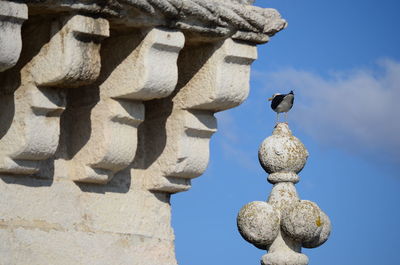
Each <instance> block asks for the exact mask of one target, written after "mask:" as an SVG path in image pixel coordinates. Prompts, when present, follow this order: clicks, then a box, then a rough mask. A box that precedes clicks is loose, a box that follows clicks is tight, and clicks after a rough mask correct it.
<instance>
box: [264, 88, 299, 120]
mask: <svg viewBox="0 0 400 265" xmlns="http://www.w3.org/2000/svg"><path fill="white" fill-rule="evenodd" d="M268 100H269V101H271V109H273V111H275V112H276V122H279V113H282V112H284V113H285V119H286V122H287V113H288V111H289V110H290V109H291V108H292V107H293V102H294V93H293V90H292V91H290V92H289V93H288V94H280V93H277V94H274V95H272V97H271V98H269V99H268Z"/></svg>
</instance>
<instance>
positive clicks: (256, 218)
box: [237, 201, 280, 249]
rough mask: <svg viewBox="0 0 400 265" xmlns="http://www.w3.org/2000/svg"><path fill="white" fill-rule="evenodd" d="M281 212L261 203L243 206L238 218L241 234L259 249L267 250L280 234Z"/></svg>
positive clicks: (256, 202)
mask: <svg viewBox="0 0 400 265" xmlns="http://www.w3.org/2000/svg"><path fill="white" fill-rule="evenodd" d="M279 223H280V220H279V212H278V211H277V210H275V209H274V208H273V207H272V206H271V205H270V204H268V203H266V202H261V201H255V202H250V203H248V204H246V205H245V206H243V208H242V209H241V210H240V212H239V214H238V217H237V225H238V228H239V232H240V234H241V235H242V236H243V238H244V239H246V240H247V241H248V242H250V243H252V244H253V245H255V246H256V247H258V248H261V249H267V248H268V246H269V245H271V244H272V242H274V240H275V238H276V237H277V236H278V233H279Z"/></svg>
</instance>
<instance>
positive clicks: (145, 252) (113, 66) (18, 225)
mask: <svg viewBox="0 0 400 265" xmlns="http://www.w3.org/2000/svg"><path fill="white" fill-rule="evenodd" d="M250 3H252V1H241V0H240V1H239V0H238V1H237V0H232V1H231V0H225V1H216V0H208V1H206V0H185V1H180V0H151V1H147V0H144V1H131V0H118V1H115V0H112V1H111V0H110V1H109V0H106V1H96V0H93V1H83V0H82V1H80V0H76V1H70V0H44V1H43V0H29V1H23V2H22V1H0V26H1V27H0V194H1V196H0V205H1V207H0V216H1V218H0V264H1V265H3V264H4V265H11V264H12V265H26V264H32V265H35V264H37V265H43V264H50V263H51V264H53V265H61V264H68V265H70V264H82V265H88V264H90V265H92V264H93V265H106V264H107V265H109V264H121V265H135V264H137V265H139V264H140V265H154V264H163V265H176V264H177V262H176V259H175V252H174V243H173V241H174V234H173V230H172V227H171V205H170V196H171V194H172V193H175V192H181V191H185V190H188V189H189V188H190V186H191V179H192V178H195V177H198V176H200V175H201V174H202V173H203V172H204V170H205V169H206V167H207V164H208V160H209V141H210V138H211V136H212V135H213V134H214V133H215V132H216V130H217V121H216V118H215V117H214V113H215V112H218V111H223V110H226V109H229V108H233V107H235V106H237V105H239V104H240V103H242V102H243V101H244V100H245V99H246V97H247V95H248V92H249V77H250V65H251V63H252V62H253V61H254V60H255V59H256V57H257V51H256V44H258V43H261V42H266V41H267V40H268V38H269V37H270V36H272V35H273V34H274V33H276V32H277V31H279V30H281V29H282V28H283V27H285V25H286V22H285V21H284V20H283V19H281V17H280V15H279V13H278V12H277V11H276V10H273V9H263V8H259V7H254V6H252V5H250ZM28 9H29V19H27V18H28ZM22 23H24V24H23V26H22V27H21V25H22ZM296 176H297V175H295V176H294V177H296ZM257 207H259V206H256V207H255V210H256V211H257V209H258V208H257ZM250 208H252V207H250ZM260 211H261V213H265V214H267V215H268V214H269V215H271V218H272V219H273V220H272V223H271V221H266V222H265V220H264V219H262V218H261V217H264V215H259V216H255V219H253V220H251V221H250V222H247V219H245V218H244V219H243V222H241V221H240V223H242V226H243V233H244V234H249V235H250V236H249V240H250V241H254V242H255V243H256V244H259V245H260V246H262V247H263V248H266V247H267V246H268V245H269V244H270V243H272V241H273V238H275V237H276V236H277V233H280V227H279V211H278V210H277V209H275V208H273V205H272V204H266V203H262V206H261V208H260ZM244 216H247V214H246V210H245V211H244ZM264 223H267V224H268V223H269V224H270V226H269V227H268V226H265V227H264V226H263V224H264ZM253 226H255V227H262V228H263V229H264V230H262V232H261V233H260V232H257V231H255V233H254V230H252V228H249V227H253ZM322 230H323V229H322ZM323 231H325V230H323ZM325 232H326V231H325ZM325 232H323V233H325ZM323 233H321V236H320V237H319V238H313V240H312V242H311V241H307V242H306V244H308V245H315V244H319V243H320V242H321V241H322V240H324V237H325V236H324V235H322V234H323Z"/></svg>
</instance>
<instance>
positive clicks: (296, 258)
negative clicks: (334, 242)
mask: <svg viewBox="0 0 400 265" xmlns="http://www.w3.org/2000/svg"><path fill="white" fill-rule="evenodd" d="M258 157H259V160H260V163H261V165H262V167H263V168H264V169H265V171H267V172H268V173H270V175H269V177H268V181H269V182H271V183H272V184H274V186H273V188H272V191H271V194H270V195H269V198H268V201H267V202H252V203H249V204H247V205H246V206H244V208H243V209H242V210H241V211H240V212H239V215H238V228H239V232H240V233H241V235H242V236H243V237H244V239H246V240H247V241H249V242H250V243H252V244H254V245H255V246H256V247H259V248H262V249H267V250H268V253H267V254H265V255H264V256H263V257H262V259H261V264H263V265H307V264H308V258H307V256H305V255H304V254H302V253H301V247H307V248H314V247H318V246H320V245H322V244H323V243H324V242H325V241H326V240H327V239H328V237H329V234H330V231H331V224H330V221H329V218H328V216H327V215H326V214H325V213H324V212H322V211H321V209H320V208H319V207H318V206H317V205H316V204H315V203H313V202H311V201H305V200H300V199H299V196H298V194H297V191H296V188H295V186H294V184H295V183H297V182H298V181H299V179H300V178H299V176H298V175H297V173H299V172H300V171H301V170H302V169H303V167H304V165H305V163H306V160H307V157H308V152H307V150H306V148H305V147H304V145H303V144H302V143H301V142H300V140H299V139H298V138H296V137H294V136H293V134H292V132H291V131H290V129H289V126H288V124H286V123H278V124H277V125H276V126H275V129H274V132H273V134H272V136H270V137H268V138H267V139H265V140H264V141H263V143H262V144H261V147H260V149H259V153H258ZM255 209H256V210H255ZM267 209H268V210H267ZM272 213H274V214H272ZM276 219H278V220H279V223H278V224H277V225H276V226H277V227H276V230H274V229H271V223H275V221H276ZM260 242H262V243H261V244H260Z"/></svg>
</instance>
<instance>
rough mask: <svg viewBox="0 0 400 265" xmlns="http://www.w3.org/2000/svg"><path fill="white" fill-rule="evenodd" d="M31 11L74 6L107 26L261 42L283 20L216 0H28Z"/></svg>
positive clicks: (253, 8)
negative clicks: (171, 30)
mask: <svg viewBox="0 0 400 265" xmlns="http://www.w3.org/2000/svg"><path fill="white" fill-rule="evenodd" d="M26 3H27V4H28V5H29V7H30V8H31V9H32V12H34V13H50V12H51V13H54V11H58V12H63V11H70V10H76V11H78V12H83V13H90V14H92V15H96V16H103V17H106V18H108V19H109V20H110V22H111V27H113V26H115V27H116V26H117V27H122V28H123V27H158V26H164V27H168V28H173V29H178V30H182V31H183V32H185V33H188V34H189V35H190V36H192V38H195V39H196V40H197V39H199V38H203V39H209V38H211V39H214V38H226V37H232V38H234V39H239V40H245V41H249V42H253V43H265V42H267V41H268V39H269V37H270V36H272V35H274V34H275V33H276V32H278V31H280V30H282V29H283V28H285V27H286V25H287V23H286V21H285V20H284V19H282V18H281V16H280V14H279V13H278V12H277V11H276V10H275V9H270V8H261V7H257V6H252V5H248V4H241V3H238V2H231V1H220V0H210V1H205V0H97V1H95V0H93V1H83V0H28V1H26Z"/></svg>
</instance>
